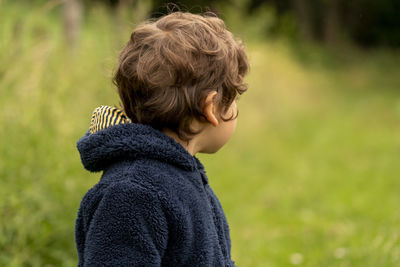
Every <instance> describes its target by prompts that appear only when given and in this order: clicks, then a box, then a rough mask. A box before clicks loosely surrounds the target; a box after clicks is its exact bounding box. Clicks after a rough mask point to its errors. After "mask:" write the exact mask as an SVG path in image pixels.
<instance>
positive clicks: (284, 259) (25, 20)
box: [0, 0, 400, 267]
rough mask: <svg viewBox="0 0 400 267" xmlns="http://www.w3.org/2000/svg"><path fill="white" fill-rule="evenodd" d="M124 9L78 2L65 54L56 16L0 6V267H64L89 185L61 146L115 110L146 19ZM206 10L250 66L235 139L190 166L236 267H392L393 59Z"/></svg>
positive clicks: (243, 6) (262, 17) (239, 10)
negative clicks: (203, 180)
mask: <svg viewBox="0 0 400 267" xmlns="http://www.w3.org/2000/svg"><path fill="white" fill-rule="evenodd" d="M315 1H316V0H315ZM356 2H357V3H358V2H360V1H354V2H353V1H352V3H356ZM126 3H127V5H130V4H132V5H133V6H134V7H135V8H134V9H130V8H125V9H124V8H118V5H115V6H114V7H112V6H111V7H110V5H109V3H104V2H103V1H91V2H89V1H87V2H84V8H83V11H82V12H83V14H82V17H81V22H80V28H79V31H80V32H79V35H77V36H78V37H77V39H76V40H75V41H74V42H75V44H71V43H70V42H68V41H67V39H66V36H65V31H66V30H65V24H64V20H63V16H64V15H63V2H61V1H44V0H35V1H23V0H20V1H4V0H2V1H0V36H1V38H0V125H2V127H1V128H0V195H1V197H0V218H1V221H0V251H1V253H0V266H76V264H77V254H76V250H75V244H74V223H75V218H76V213H77V210H78V207H79V202H80V200H81V198H82V196H83V195H84V194H85V193H86V191H87V190H88V189H89V188H90V187H91V186H93V185H94V184H95V183H96V182H97V181H98V179H99V175H100V174H90V173H88V172H86V171H84V169H83V167H82V166H81V163H80V159H79V155H78V153H77V150H76V148H75V143H76V141H77V140H78V139H79V137H80V136H82V135H83V134H84V133H85V132H86V130H87V128H88V124H89V121H90V115H91V112H92V110H93V109H94V108H95V107H97V106H99V105H101V104H107V105H113V104H115V105H118V99H117V95H116V93H115V91H114V87H113V86H112V84H111V79H110V77H111V73H112V71H113V68H114V66H115V64H116V59H117V55H118V52H119V50H120V49H121V48H122V46H123V44H124V43H125V42H126V40H127V38H128V37H129V33H130V32H131V30H132V28H133V27H134V25H135V23H137V21H140V20H141V19H143V18H144V17H146V16H147V15H148V14H154V13H153V12H155V11H154V10H156V6H151V5H149V4H148V2H147V1H136V2H130V1H128V2H126ZM218 3H219V4H218V5H215V7H213V8H215V9H218V11H219V12H220V14H221V16H223V18H224V19H225V20H226V22H227V25H228V27H229V28H230V29H231V30H232V31H233V32H234V33H235V34H236V35H237V36H239V37H241V38H243V39H244V40H245V43H246V45H247V51H248V53H249V58H250V62H251V72H250V75H249V76H248V77H247V82H248V83H249V86H250V89H249V91H248V92H246V93H245V94H244V95H243V96H242V98H241V100H240V102H239V108H240V116H239V118H238V119H239V121H238V128H237V132H236V133H235V135H234V137H233V138H232V140H231V141H230V142H229V144H228V145H227V146H226V147H224V148H223V149H222V150H221V151H220V152H218V153H217V154H215V155H201V156H200V158H201V160H202V161H203V163H204V165H205V166H206V169H207V171H208V176H209V178H210V184H211V186H212V187H213V188H214V190H215V192H216V194H217V195H218V196H219V198H220V200H221V202H222V205H223V207H224V209H225V212H226V214H227V217H228V220H229V223H230V228H231V235H232V254H233V259H234V260H235V262H236V263H237V264H238V265H239V266H292V265H300V266H363V267H364V266H371V267H372V266H399V262H400V232H399V228H398V225H399V222H400V211H399V209H398V208H397V205H398V203H400V194H399V192H398V188H400V187H399V186H400V184H399V183H400V181H399V179H398V176H399V173H400V164H399V146H400V124H399V119H400V98H399V96H400V90H399V89H400V78H399V77H400V68H399V67H400V66H399V65H400V63H399V59H400V55H399V52H398V50H396V49H394V48H391V49H389V48H388V47H386V46H384V47H379V46H378V44H387V42H386V41H378V42H373V45H374V48H373V49H372V48H370V49H369V50H363V49H360V48H359V47H357V46H358V45H357V46H355V45H354V44H357V43H358V41H354V42H353V41H351V40H347V41H341V42H340V44H338V43H335V44H334V45H333V46H332V45H331V44H327V46H325V45H324V44H325V42H324V41H318V38H316V39H311V40H307V39H303V38H302V37H301V34H300V33H299V31H298V30H299V27H300V26H299V23H298V22H296V17H295V16H294V15H290V12H289V10H288V12H289V13H286V12H281V11H280V9H279V7H276V6H274V3H273V2H268V3H266V4H262V5H260V6H257V7H252V8H250V6H251V2H245V1H243V2H241V1H238V2H224V1H222V2H218ZM383 3H392V2H390V1H379V4H376V5H383ZM393 3H394V2H393ZM388 5H389V4H388ZM316 6H317V7H318V6H319V4H316ZM360 6H361V4H360ZM362 6H363V8H366V6H367V7H368V5H366V6H365V5H364V4H363V5H362ZM247 7H249V9H247ZM317 7H315V8H317ZM113 8H115V9H113ZM189 8H190V7H189ZM375 9H376V10H375ZM378 9H379V8H378V7H376V6H375V8H374V10H375V11H376V12H378V11H377V10H378ZM248 10H249V12H250V15H249V14H248ZM375 11H374V12H375ZM371 12H372V11H371ZM388 12H389V13H390V12H395V11H393V10H391V11H389V10H388ZM378 13H379V12H378ZM285 14H286V15H285ZM288 14H289V15H288ZM368 14H370V13H368ZM390 14H392V13H390ZM368 16H369V15H368ZM371 16H372V15H371ZM374 16H375V15H374ZM392 19H393V18H392V17H388V18H387V20H388V21H391V20H392ZM277 25H280V26H277ZM374 25H375V24H374ZM377 27H378V26H377ZM379 27H383V29H386V30H387V31H389V29H390V28H388V27H387V26H379ZM379 27H378V28H379ZM271 32H275V33H277V34H274V35H273V36H274V37H273V38H272V36H271V35H270V34H269V33H271ZM392 32H393V33H395V32H396V31H395V30H394V31H392ZM266 33H267V34H266ZM380 34H381V36H383V37H382V38H383V39H379V38H378V39H379V40H385V38H389V37H388V35H387V34H386V33H385V31H384V30H383V31H382V32H380ZM378 35H379V34H378ZM290 36H297V37H295V38H293V37H290ZM350 39H351V38H350ZM313 40H314V41H313ZM321 40H322V39H321ZM354 40H356V39H354ZM393 44H396V43H395V42H394V43H393ZM359 45H360V46H364V43H363V42H361V43H360V44H359ZM390 46H392V47H396V45H394V46H393V45H392V43H390Z"/></svg>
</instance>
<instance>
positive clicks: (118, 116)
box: [89, 106, 131, 134]
mask: <svg viewBox="0 0 400 267" xmlns="http://www.w3.org/2000/svg"><path fill="white" fill-rule="evenodd" d="M130 122H131V120H130V119H129V118H128V117H127V116H126V115H125V114H124V112H123V111H122V110H119V109H117V108H114V107H110V106H100V107H98V108H96V109H95V110H94V111H93V115H92V119H91V121H90V127H89V131H90V133H91V134H93V133H96V132H98V131H101V130H103V129H105V128H108V127H110V126H113V125H117V124H125V123H130Z"/></svg>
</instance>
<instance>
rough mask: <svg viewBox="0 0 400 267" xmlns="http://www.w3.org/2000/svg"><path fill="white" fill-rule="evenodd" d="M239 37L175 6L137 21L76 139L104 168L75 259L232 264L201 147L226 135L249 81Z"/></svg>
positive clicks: (209, 148) (85, 203)
mask: <svg viewBox="0 0 400 267" xmlns="http://www.w3.org/2000/svg"><path fill="white" fill-rule="evenodd" d="M247 69H248V63H247V58H246V54H245V51H244V48H243V45H242V44H241V42H239V41H236V40H235V39H234V38H233V36H232V34H231V33H230V32H229V31H228V30H227V29H226V28H225V24H224V22H223V21H222V20H221V19H219V18H217V17H215V16H213V15H212V14H205V15H194V14H190V13H182V12H175V13H171V14H169V15H166V16H164V17H161V18H160V19H158V20H156V21H147V22H145V23H144V24H141V25H139V26H138V27H137V28H136V29H135V30H134V31H133V33H132V34H131V37H130V40H129V42H128V43H127V45H126V46H125V48H124V49H123V50H122V52H121V54H120V57H119V63H118V67H117V70H116V73H115V76H114V79H113V81H114V83H115V85H116V86H117V88H118V93H119V96H120V98H121V101H122V105H123V111H122V110H118V109H116V108H112V107H105V106H102V107H100V108H97V109H96V110H95V112H94V114H93V117H92V121H91V126H90V131H89V132H88V133H87V134H86V135H85V136H84V137H82V138H81V139H80V140H79V141H78V144H77V146H78V150H79V152H80V155H81V160H82V163H83V165H84V167H85V168H86V169H88V170H89V171H93V172H94V171H103V175H102V177H101V179H100V181H99V182H98V183H97V184H96V185H95V186H94V187H93V188H92V189H90V190H89V191H88V192H87V193H86V195H85V196H84V198H83V199H82V202H81V205H80V208H79V213H78V218H77V220H76V229H75V238H76V246H77V250H78V254H79V263H78V266H234V262H233V261H232V260H231V252H230V250H231V241H230V236H229V227H228V223H227V220H226V218H225V215H224V212H223V209H222V207H221V204H220V202H219V201H218V199H217V197H216V196H215V195H214V193H213V191H212V189H211V188H210V186H209V184H208V179H207V177H206V174H205V171H204V168H203V166H202V164H201V163H200V161H199V160H198V159H197V158H196V157H195V154H196V153H198V152H201V153H214V152H216V151H218V150H219V149H220V148H221V147H222V146H223V145H224V144H225V143H226V142H227V141H228V140H229V138H230V137H231V135H232V133H233V131H234V129H235V126H236V117H237V114H238V112H237V107H236V103H235V101H236V97H237V96H238V95H240V94H242V93H243V92H245V91H246V90H247V87H246V85H245V84H244V83H243V77H244V75H245V74H246V72H247Z"/></svg>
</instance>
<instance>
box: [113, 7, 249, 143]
mask: <svg viewBox="0 0 400 267" xmlns="http://www.w3.org/2000/svg"><path fill="white" fill-rule="evenodd" d="M248 68H249V66H248V61H247V56H246V53H245V50H244V46H243V43H242V42H241V41H240V40H236V39H235V38H234V37H233V35H232V33H231V32H230V31H228V30H227V29H226V26H225V23H224V22H223V21H222V20H221V19H220V18H218V17H217V16H216V15H215V14H213V13H205V14H203V15H196V14H191V13H186V12H174V13H171V14H168V15H165V16H163V17H161V18H159V19H158V20H148V21H146V22H144V23H142V24H141V25H139V26H138V27H137V28H136V29H135V30H134V31H133V32H132V34H131V36H130V40H129V41H128V43H127V44H126V46H125V47H124V48H123V50H122V52H121V53H120V56H119V62H118V66H117V70H116V72H115V75H114V77H113V83H114V84H115V85H116V86H117V89H118V94H119V96H120V98H121V101H122V105H123V110H124V111H125V113H126V115H127V116H128V117H129V118H130V119H131V120H132V122H136V123H141V124H147V125H150V126H152V127H153V128H156V129H159V130H163V129H169V130H172V131H174V132H175V133H177V134H178V136H179V137H180V138H181V139H183V140H190V138H191V136H193V135H194V134H197V133H198V132H195V131H194V130H193V129H191V127H190V125H191V122H192V120H193V119H197V120H199V121H204V120H205V116H204V115H203V108H204V104H205V103H204V100H205V97H206V96H207V95H208V94H209V93H210V92H211V91H217V93H218V94H217V95H218V97H217V106H218V107H219V113H220V114H221V116H222V115H223V114H225V113H226V112H227V110H228V109H229V106H230V105H231V104H232V102H233V101H234V100H235V97H236V96H237V95H238V94H242V93H243V92H245V91H246V90H247V85H246V84H245V83H244V82H243V77H244V75H245V74H246V73H247V71H248ZM235 116H237V114H236V115H234V117H235ZM230 119H233V117H231V118H228V119H225V118H224V120H230Z"/></svg>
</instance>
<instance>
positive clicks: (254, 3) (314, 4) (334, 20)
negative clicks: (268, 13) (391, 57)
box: [247, 0, 400, 47]
mask: <svg viewBox="0 0 400 267" xmlns="http://www.w3.org/2000/svg"><path fill="white" fill-rule="evenodd" d="M262 5H268V6H270V7H272V8H274V9H275V11H276V14H277V16H278V17H277V20H276V21H275V24H274V25H273V27H272V31H273V32H274V33H277V34H280V32H279V31H280V30H281V29H282V27H281V23H282V21H283V19H282V18H286V17H287V16H292V17H293V18H294V20H295V22H296V25H297V37H298V38H300V39H303V40H306V41H310V40H313V41H320V42H324V43H325V44H327V45H329V46H336V45H338V43H340V42H341V40H342V38H343V36H348V39H349V40H351V41H353V42H355V43H356V44H358V45H360V46H364V47H369V46H376V45H386V46H392V47H400V1H399V0H380V1H376V0H352V1H346V0H249V2H248V9H247V10H248V12H249V13H250V14H252V13H253V12H254V11H255V10H256V9H258V8H260V7H261V6H262ZM284 33H285V32H284ZM291 37H293V36H291Z"/></svg>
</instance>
